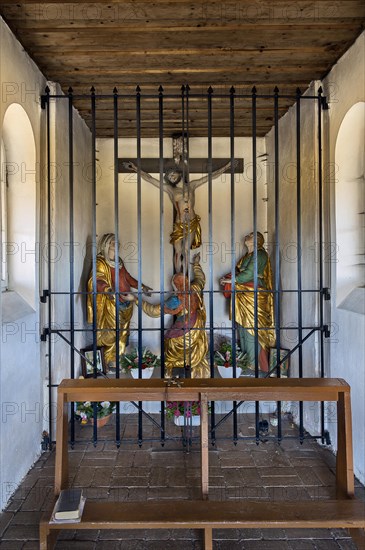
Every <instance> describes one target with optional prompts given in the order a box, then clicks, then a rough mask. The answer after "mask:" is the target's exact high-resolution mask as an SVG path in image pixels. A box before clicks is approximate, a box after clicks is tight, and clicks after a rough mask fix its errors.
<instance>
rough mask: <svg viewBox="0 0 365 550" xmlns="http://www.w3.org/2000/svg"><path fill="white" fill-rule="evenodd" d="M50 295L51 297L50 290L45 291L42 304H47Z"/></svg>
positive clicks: (41, 298)
mask: <svg viewBox="0 0 365 550" xmlns="http://www.w3.org/2000/svg"><path fill="white" fill-rule="evenodd" d="M49 295H50V294H49V290H47V289H45V290H43V292H42V296H41V297H40V301H41V303H42V304H45V303H47V298H48V297H49Z"/></svg>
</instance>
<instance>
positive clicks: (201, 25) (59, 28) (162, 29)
mask: <svg viewBox="0 0 365 550" xmlns="http://www.w3.org/2000/svg"><path fill="white" fill-rule="evenodd" d="M7 23H8V24H9V26H10V27H12V28H14V29H15V30H19V29H21V32H22V33H23V32H42V33H43V32H45V33H54V34H56V33H64V32H65V31H68V32H70V31H71V30H72V32H80V33H82V34H83V35H88V34H90V35H93V34H94V33H95V31H97V32H99V31H101V32H111V31H113V32H118V33H126V34H129V33H131V32H139V33H166V29H167V28H168V29H169V32H171V33H175V32H199V34H205V33H211V32H214V33H217V32H219V33H220V32H227V31H228V32H235V31H239V32H242V31H249V32H252V31H254V32H257V28H258V25H257V22H255V23H236V22H229V21H228V22H225V23H224V24H222V23H216V22H215V23H213V22H207V21H204V20H201V21H197V22H194V24H191V22H190V24H186V22H185V24H181V25H178V24H176V19H173V20H165V21H164V22H163V24H160V25H158V24H156V23H155V24H152V23H150V22H145V21H103V20H96V21H92V20H89V19H87V20H77V21H75V20H73V21H72V22H71V24H70V22H69V21H67V20H64V21H60V20H53V21H50V20H44V21H35V20H32V19H30V20H29V19H20V20H19V19H10V20H9V19H8V20H7ZM354 25H355V26H356V25H358V26H359V30H361V24H360V23H359V20H358V18H354V17H349V18H346V19H339V20H337V19H325V20H324V21H322V20H320V22H318V21H314V22H312V21H309V22H308V21H306V20H305V19H303V20H299V21H295V23H292V22H288V20H282V21H277V20H276V21H275V23H273V21H272V20H270V19H268V20H263V21H260V27H262V28H263V30H264V29H265V28H266V27H267V28H269V29H270V31H273V32H274V31H306V32H310V33H311V32H314V31H324V32H326V33H330V32H332V31H334V30H337V29H341V30H352V29H353V28H354ZM264 32H266V31H264Z"/></svg>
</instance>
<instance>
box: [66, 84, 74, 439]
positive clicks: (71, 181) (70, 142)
mask: <svg viewBox="0 0 365 550" xmlns="http://www.w3.org/2000/svg"><path fill="white" fill-rule="evenodd" d="M72 94H73V91H72V88H71V87H70V88H69V89H68V95H67V97H68V162H69V239H70V281H69V284H70V300H69V305H70V332H71V349H70V364H71V369H70V371H71V378H75V354H74V349H73V347H74V344H75V333H74V328H75V301H74V295H73V292H74V287H75V283H74V270H75V265H74V263H75V254H74V253H75V251H74V241H75V238H74V146H73V97H72ZM74 442H75V411H74V404H73V403H71V445H73V444H74Z"/></svg>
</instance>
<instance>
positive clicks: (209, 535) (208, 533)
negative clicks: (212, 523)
mask: <svg viewBox="0 0 365 550" xmlns="http://www.w3.org/2000/svg"><path fill="white" fill-rule="evenodd" d="M204 550H213V529H212V528H211V527H205V528H204Z"/></svg>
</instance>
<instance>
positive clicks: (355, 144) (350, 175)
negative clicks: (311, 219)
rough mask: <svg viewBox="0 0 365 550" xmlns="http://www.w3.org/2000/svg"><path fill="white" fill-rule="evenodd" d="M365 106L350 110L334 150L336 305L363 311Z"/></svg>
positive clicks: (364, 288)
mask: <svg viewBox="0 0 365 550" xmlns="http://www.w3.org/2000/svg"><path fill="white" fill-rule="evenodd" d="M364 155H365V102H359V103H356V104H355V105H353V106H352V107H351V109H349V111H348V112H347V113H346V115H345V116H344V119H343V121H342V123H341V126H340V129H339V132H338V136H337V140H336V149H335V162H336V167H337V179H336V183H335V186H336V187H335V190H336V191H335V193H336V245H337V265H336V305H337V307H339V308H341V309H347V310H350V311H356V312H357V313H365V311H364V303H365V300H364V297H365V287H364V262H365V256H364V222H365V214H364V210H365V201H364V184H365V179H364V173H365V159H364Z"/></svg>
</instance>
